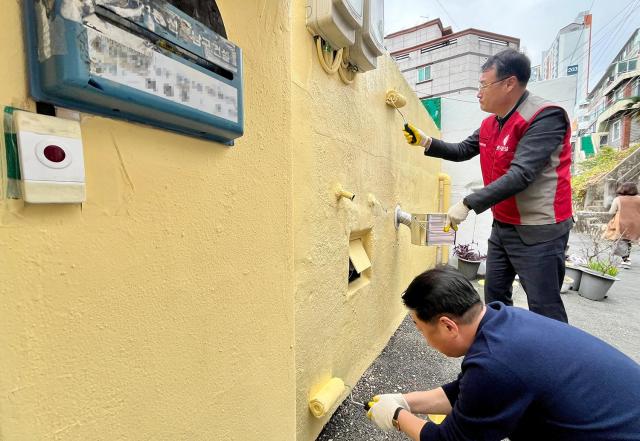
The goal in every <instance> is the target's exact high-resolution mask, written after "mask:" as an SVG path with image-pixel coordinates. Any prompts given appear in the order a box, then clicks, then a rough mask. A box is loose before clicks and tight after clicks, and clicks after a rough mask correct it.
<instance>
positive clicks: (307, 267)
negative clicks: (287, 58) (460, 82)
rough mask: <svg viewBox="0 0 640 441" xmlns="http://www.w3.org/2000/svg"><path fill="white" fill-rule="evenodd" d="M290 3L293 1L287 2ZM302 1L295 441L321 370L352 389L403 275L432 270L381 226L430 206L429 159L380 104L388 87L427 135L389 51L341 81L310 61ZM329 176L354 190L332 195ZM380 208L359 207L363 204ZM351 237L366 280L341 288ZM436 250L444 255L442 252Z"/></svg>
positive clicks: (297, 29)
mask: <svg viewBox="0 0 640 441" xmlns="http://www.w3.org/2000/svg"><path fill="white" fill-rule="evenodd" d="M296 5H297V6H296ZM304 20H305V15H304V0H297V1H294V8H293V23H292V41H293V42H294V43H293V46H292V53H293V69H292V83H293V87H292V103H293V109H292V126H291V127H292V139H294V140H295V141H294V148H293V151H292V158H293V159H292V164H293V186H292V188H293V202H292V209H293V213H294V244H295V246H294V256H295V262H294V263H295V299H296V314H295V323H296V378H297V380H296V383H297V392H296V396H297V418H298V432H297V439H298V440H299V441H301V440H312V439H315V437H316V436H317V435H318V433H319V432H320V430H321V429H322V425H323V424H324V423H326V421H328V416H327V417H326V418H323V419H315V418H314V417H313V416H311V414H310V413H309V410H308V407H307V400H308V398H309V395H310V394H312V393H315V391H317V390H318V388H319V387H320V386H321V385H322V384H323V383H324V382H325V381H327V380H328V379H329V378H330V377H332V376H337V377H340V378H342V379H343V380H344V381H345V382H346V383H348V384H351V385H353V384H355V383H356V381H357V380H358V379H359V378H360V375H361V374H362V373H363V372H364V370H365V369H366V368H367V367H368V366H369V364H370V363H371V362H372V361H373V360H374V358H375V357H376V356H377V355H378V354H379V352H380V351H381V350H382V348H383V347H384V346H385V344H386V342H387V340H388V338H389V336H390V335H391V333H392V332H393V331H394V330H395V328H396V327H397V325H398V324H399V323H400V321H401V320H402V318H403V317H404V315H405V310H404V307H403V306H402V302H401V299H400V295H401V293H402V291H403V290H404V289H405V288H406V286H407V284H408V283H409V282H410V280H411V279H412V278H413V276H415V275H417V274H418V273H420V272H422V271H423V270H425V269H426V268H427V267H429V266H432V265H433V264H434V262H435V248H431V247H429V248H426V247H418V246H414V245H411V243H410V234H409V229H408V228H406V227H405V226H404V225H401V226H400V229H399V230H398V231H396V230H395V228H394V226H393V215H394V208H395V205H396V203H400V204H401V206H402V208H403V209H404V210H405V211H408V212H413V213H425V212H437V211H438V210H437V202H438V191H437V183H438V181H437V179H438V176H437V175H438V172H439V171H440V161H439V160H434V159H431V158H426V157H425V156H424V155H423V154H422V149H419V148H415V147H411V146H408V145H407V144H406V142H405V140H404V137H403V135H402V124H403V123H402V119H401V117H400V115H399V114H398V113H397V112H396V111H395V110H394V109H393V108H391V107H389V106H387V105H386V104H385V101H384V100H385V93H386V91H387V90H388V89H396V90H398V91H399V92H400V93H401V94H403V95H404V96H405V97H406V98H407V101H408V104H407V106H405V107H403V108H402V112H403V113H404V115H405V116H406V117H407V118H408V119H410V120H412V121H414V120H415V121H416V123H417V124H419V125H420V126H424V127H426V128H427V130H428V131H429V132H430V133H434V134H437V133H438V132H437V129H436V128H435V125H434V123H433V122H432V120H431V119H430V118H429V117H428V115H427V113H426V111H425V109H424V107H423V106H422V104H421V103H420V101H418V99H417V98H416V96H415V95H414V94H413V93H412V91H411V89H410V88H409V86H408V85H407V83H406V81H405V80H404V78H403V76H402V74H401V73H400V72H399V71H398V68H397V66H396V65H395V63H394V61H393V60H392V59H391V58H389V57H380V58H378V68H377V69H376V70H374V71H370V72H366V73H365V74H363V75H360V76H358V77H357V78H356V81H355V82H354V83H353V84H351V85H345V84H344V83H343V82H341V81H340V79H339V78H338V75H333V76H328V75H327V74H326V73H325V72H324V71H323V70H322V69H321V67H320V66H319V64H318V62H317V58H316V54H315V48H314V47H313V40H312V39H311V38H310V36H309V33H308V32H307V30H306V28H305V23H304ZM336 183H340V184H341V185H342V186H343V187H344V188H345V189H347V190H349V191H351V192H353V193H355V195H356V197H355V199H354V200H353V201H349V200H346V199H342V200H340V201H338V200H336V197H335V196H334V193H333V188H334V186H335V184H336ZM373 199H375V200H377V201H379V202H380V205H371V203H370V201H371V200H373ZM356 236H359V237H362V238H363V239H364V244H365V248H366V250H367V252H368V253H369V257H370V259H371V264H372V267H371V271H370V274H369V275H368V276H369V282H368V284H366V285H365V286H362V287H361V288H359V289H354V288H353V287H349V286H348V281H347V276H348V262H349V254H348V253H349V249H348V245H349V239H350V238H351V237H356ZM444 254H445V255H446V254H447V251H446V250H445V252H444Z"/></svg>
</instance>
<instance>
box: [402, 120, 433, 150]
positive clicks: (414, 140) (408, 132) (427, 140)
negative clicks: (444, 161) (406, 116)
mask: <svg viewBox="0 0 640 441" xmlns="http://www.w3.org/2000/svg"><path fill="white" fill-rule="evenodd" d="M402 133H403V134H404V137H405V138H406V139H407V142H408V143H409V144H411V145H417V146H421V147H424V148H425V149H428V148H429V146H430V145H431V137H430V136H427V135H426V134H425V133H424V132H423V131H422V130H420V129H419V128H417V127H416V126H414V125H413V124H408V123H407V124H405V125H404V130H403V131H402Z"/></svg>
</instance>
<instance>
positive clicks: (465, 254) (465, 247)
mask: <svg viewBox="0 0 640 441" xmlns="http://www.w3.org/2000/svg"><path fill="white" fill-rule="evenodd" d="M453 255H454V256H456V257H457V258H458V271H460V272H461V273H462V274H463V275H464V276H465V277H466V278H467V280H474V279H475V278H476V277H477V275H478V268H479V267H480V262H482V260H483V259H484V258H485V257H487V256H486V255H484V254H482V253H480V251H478V250H476V249H475V247H474V246H473V243H470V244H458V245H456V246H455V247H453Z"/></svg>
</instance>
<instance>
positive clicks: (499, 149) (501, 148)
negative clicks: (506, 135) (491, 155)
mask: <svg viewBox="0 0 640 441" xmlns="http://www.w3.org/2000/svg"><path fill="white" fill-rule="evenodd" d="M496 151H497V152H508V151H509V147H507V146H506V145H498V146H496Z"/></svg>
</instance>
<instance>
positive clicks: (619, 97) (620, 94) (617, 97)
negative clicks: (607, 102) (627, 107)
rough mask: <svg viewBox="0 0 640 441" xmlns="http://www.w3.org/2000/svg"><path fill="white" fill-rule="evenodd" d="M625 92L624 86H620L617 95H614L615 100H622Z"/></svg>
mask: <svg viewBox="0 0 640 441" xmlns="http://www.w3.org/2000/svg"><path fill="white" fill-rule="evenodd" d="M623 93H624V90H623V88H622V87H621V88H619V89H618V90H616V93H615V95H614V100H615V101H618V100H621V99H622V97H623Z"/></svg>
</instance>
